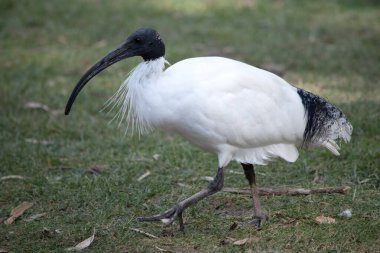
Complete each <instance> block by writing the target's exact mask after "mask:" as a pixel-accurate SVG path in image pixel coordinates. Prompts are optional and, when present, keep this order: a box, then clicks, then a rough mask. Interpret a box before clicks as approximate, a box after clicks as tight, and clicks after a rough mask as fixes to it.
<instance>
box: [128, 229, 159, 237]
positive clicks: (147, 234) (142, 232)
mask: <svg viewBox="0 0 380 253" xmlns="http://www.w3.org/2000/svg"><path fill="white" fill-rule="evenodd" d="M130 230H132V231H135V232H137V233H140V234H143V235H145V236H147V237H150V238H153V239H157V238H158V237H157V236H155V235H152V234H149V233H147V232H144V231H142V230H140V229H137V228H130Z"/></svg>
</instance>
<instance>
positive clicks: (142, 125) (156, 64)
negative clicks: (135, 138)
mask: <svg viewBox="0 0 380 253" xmlns="http://www.w3.org/2000/svg"><path fill="white" fill-rule="evenodd" d="M165 63H168V62H167V61H166V60H165V58H164V57H160V58H158V59H156V60H151V61H144V62H142V63H140V64H139V65H137V66H136V68H134V69H133V70H132V71H131V72H130V73H129V76H128V78H127V79H126V80H125V81H124V82H123V84H122V85H121V86H120V88H119V89H118V90H117V92H116V93H115V94H114V95H113V96H112V97H111V98H110V99H109V100H108V101H107V102H106V104H105V107H106V108H107V107H111V108H110V110H109V111H112V110H113V109H115V108H118V111H117V113H116V115H115V116H114V117H113V119H112V120H111V121H113V120H115V119H116V120H118V121H119V126H121V125H125V126H126V132H130V133H132V134H133V133H134V132H137V133H138V134H139V135H141V134H144V133H147V132H149V131H150V130H151V129H152V126H151V123H150V121H149V119H148V118H147V117H146V114H145V113H144V112H145V111H146V110H147V108H146V106H144V101H145V100H144V91H145V90H146V89H148V88H149V86H151V85H154V83H155V82H157V80H158V78H160V75H161V74H162V72H163V69H164V67H165Z"/></svg>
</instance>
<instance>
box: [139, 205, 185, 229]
mask: <svg viewBox="0 0 380 253" xmlns="http://www.w3.org/2000/svg"><path fill="white" fill-rule="evenodd" d="M184 210H185V208H183V207H182V206H181V205H175V206H174V207H172V208H170V209H168V210H166V211H165V212H163V213H161V214H157V215H153V216H147V217H138V218H137V220H138V221H161V222H162V223H164V226H169V225H171V224H173V222H174V220H175V219H176V218H178V221H179V229H180V230H181V231H183V230H184V229H185V226H184V224H183V218H182V212H183V211H184Z"/></svg>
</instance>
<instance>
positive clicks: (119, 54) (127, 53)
mask: <svg viewBox="0 0 380 253" xmlns="http://www.w3.org/2000/svg"><path fill="white" fill-rule="evenodd" d="M132 56H134V54H133V50H130V49H129V48H128V46H126V44H123V45H121V46H120V47H119V48H116V49H115V50H113V51H111V52H109V53H108V54H107V55H106V56H104V57H103V58H102V59H100V60H99V61H98V62H97V63H95V65H94V66H92V67H91V68H90V69H89V70H87V72H86V73H85V74H84V75H83V76H82V78H81V79H80V80H79V81H78V83H77V85H76V86H75V88H74V90H73V92H72V93H71V95H70V98H69V100H68V101H67V104H66V109H65V115H68V114H69V113H70V110H71V106H72V105H73V103H74V101H75V98H76V97H77V96H78V94H79V92H80V91H81V90H82V89H83V87H84V86H85V85H86V84H87V83H88V81H90V80H91V78H93V77H94V76H96V75H97V74H99V73H100V72H101V71H103V70H104V69H106V68H107V67H109V66H111V65H112V64H114V63H116V62H118V61H121V60H123V59H125V58H128V57H132Z"/></svg>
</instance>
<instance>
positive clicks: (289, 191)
mask: <svg viewBox="0 0 380 253" xmlns="http://www.w3.org/2000/svg"><path fill="white" fill-rule="evenodd" d="M350 189H351V187H349V186H340V187H326V188H311V189H306V188H279V189H273V188H259V195H309V194H316V193H341V194H344V193H346V192H347V191H349V190H350ZM223 191H224V192H229V193H236V194H251V190H250V189H247V188H243V189H237V188H224V189H223Z"/></svg>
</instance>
